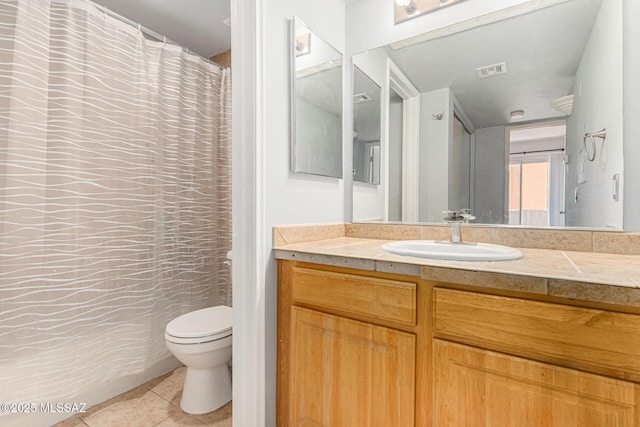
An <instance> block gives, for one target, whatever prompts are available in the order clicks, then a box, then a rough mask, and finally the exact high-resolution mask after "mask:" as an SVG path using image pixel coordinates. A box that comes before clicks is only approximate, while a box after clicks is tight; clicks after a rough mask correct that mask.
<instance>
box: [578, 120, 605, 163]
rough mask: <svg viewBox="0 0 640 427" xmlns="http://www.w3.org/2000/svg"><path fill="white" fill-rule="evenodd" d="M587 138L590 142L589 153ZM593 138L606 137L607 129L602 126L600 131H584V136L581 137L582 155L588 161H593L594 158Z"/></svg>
mask: <svg viewBox="0 0 640 427" xmlns="http://www.w3.org/2000/svg"><path fill="white" fill-rule="evenodd" d="M587 138H588V139H589V142H590V144H589V145H590V147H591V153H589V149H588V148H587ZM593 138H601V139H602V140H603V141H604V140H605V139H606V138H607V129H605V128H603V129H602V130H601V131H599V132H596V133H590V132H585V133H584V137H583V138H582V148H583V150H584V155H585V157H586V158H587V160H589V161H590V162H593V161H594V160H595V159H596V141H595V140H594V139H593Z"/></svg>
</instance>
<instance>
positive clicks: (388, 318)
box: [277, 261, 430, 427]
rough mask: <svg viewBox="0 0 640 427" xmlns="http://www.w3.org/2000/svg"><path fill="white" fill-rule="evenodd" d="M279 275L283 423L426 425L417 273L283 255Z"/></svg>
mask: <svg viewBox="0 0 640 427" xmlns="http://www.w3.org/2000/svg"><path fill="white" fill-rule="evenodd" d="M354 273H357V274H354ZM279 279H280V280H279V290H278V293H279V298H278V304H279V307H278V384H277V387H278V391H277V425H278V426H279V427H287V426H306V425H309V426H327V427H335V426H349V427H351V426H353V427H358V426H367V427H368V426H371V427H374V426H380V427H389V426H394V427H405V426H406V427H409V426H415V425H426V424H424V421H423V419H424V417H425V415H424V414H419V417H420V424H418V423H417V420H416V406H415V401H416V383H417V382H418V383H419V384H422V387H421V388H423V389H430V381H426V380H425V378H424V373H423V372H422V369H420V372H417V370H416V367H418V366H425V363H424V359H425V357H426V356H425V355H426V354H427V353H426V352H425V351H422V350H421V351H419V352H418V351H417V348H418V347H420V346H421V347H422V348H424V349H425V350H428V348H427V347H428V346H425V343H424V340H425V334H423V333H421V334H420V338H418V334H417V331H418V330H419V329H420V328H419V327H418V320H419V319H418V315H417V313H418V307H417V301H418V296H419V294H420V293H421V289H420V286H419V285H418V283H417V282H418V281H417V278H415V277H413V278H412V277H408V276H398V275H389V274H380V273H372V272H358V271H354V270H348V269H343V268H334V267H326V266H317V265H312V264H305V263H298V262H291V261H280V264H279ZM423 300H424V298H423ZM429 345H430V344H429ZM421 394H422V393H421ZM428 416H429V417H430V414H429V415H428Z"/></svg>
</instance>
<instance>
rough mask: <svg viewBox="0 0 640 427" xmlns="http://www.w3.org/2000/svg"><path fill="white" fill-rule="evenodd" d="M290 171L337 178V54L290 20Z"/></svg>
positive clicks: (339, 82) (339, 75) (339, 140)
mask: <svg viewBox="0 0 640 427" xmlns="http://www.w3.org/2000/svg"><path fill="white" fill-rule="evenodd" d="M291 38H292V40H291V57H292V76H291V86H292V87H291V94H292V96H291V104H292V105H291V114H292V118H291V127H292V129H291V170H292V171H293V172H303V173H309V174H314V175H323V176H330V177H336V178H342V54H341V53H340V52H338V51H337V50H336V49H334V48H333V47H331V46H330V45H329V44H328V43H327V42H325V41H324V40H322V39H321V38H320V37H318V35H316V34H315V33H314V32H313V31H311V30H310V29H309V28H308V27H307V26H305V25H304V24H303V23H302V22H300V20H299V19H297V18H294V19H293V20H292V23H291Z"/></svg>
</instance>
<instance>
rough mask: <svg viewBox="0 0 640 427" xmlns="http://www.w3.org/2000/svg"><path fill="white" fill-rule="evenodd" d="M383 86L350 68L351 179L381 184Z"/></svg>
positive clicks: (357, 70)
mask: <svg viewBox="0 0 640 427" xmlns="http://www.w3.org/2000/svg"><path fill="white" fill-rule="evenodd" d="M381 91H382V88H381V87H380V86H379V85H378V84H376V82H374V81H373V80H372V79H371V77H369V76H367V75H366V74H365V73H364V71H362V70H361V69H360V68H358V67H357V66H354V67H353V180H354V181H357V182H364V183H368V184H380V118H381V116H380V114H381V111H380V102H381V100H382V98H381Z"/></svg>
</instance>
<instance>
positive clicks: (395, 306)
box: [291, 267, 416, 326]
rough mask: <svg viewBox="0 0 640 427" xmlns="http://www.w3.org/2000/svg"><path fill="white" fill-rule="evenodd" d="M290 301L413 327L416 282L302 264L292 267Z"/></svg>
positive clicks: (414, 320) (414, 321) (414, 322)
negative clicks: (353, 273)
mask: <svg viewBox="0 0 640 427" xmlns="http://www.w3.org/2000/svg"><path fill="white" fill-rule="evenodd" d="M291 274H292V280H291V283H292V289H291V298H292V300H293V303H294V304H296V303H303V304H311V305H313V306H316V307H325V308H328V309H332V310H337V311H340V312H342V313H346V314H348V313H351V314H353V315H356V316H359V317H365V318H371V319H380V320H386V321H392V322H397V323H401V324H404V325H410V326H414V325H415V324H416V283H414V282H403V281H399V280H390V279H383V278H375V277H366V276H357V275H352V274H346V273H337V272H333V271H323V270H315V269H311V268H304V267H294V268H293V269H292V273H291Z"/></svg>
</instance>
